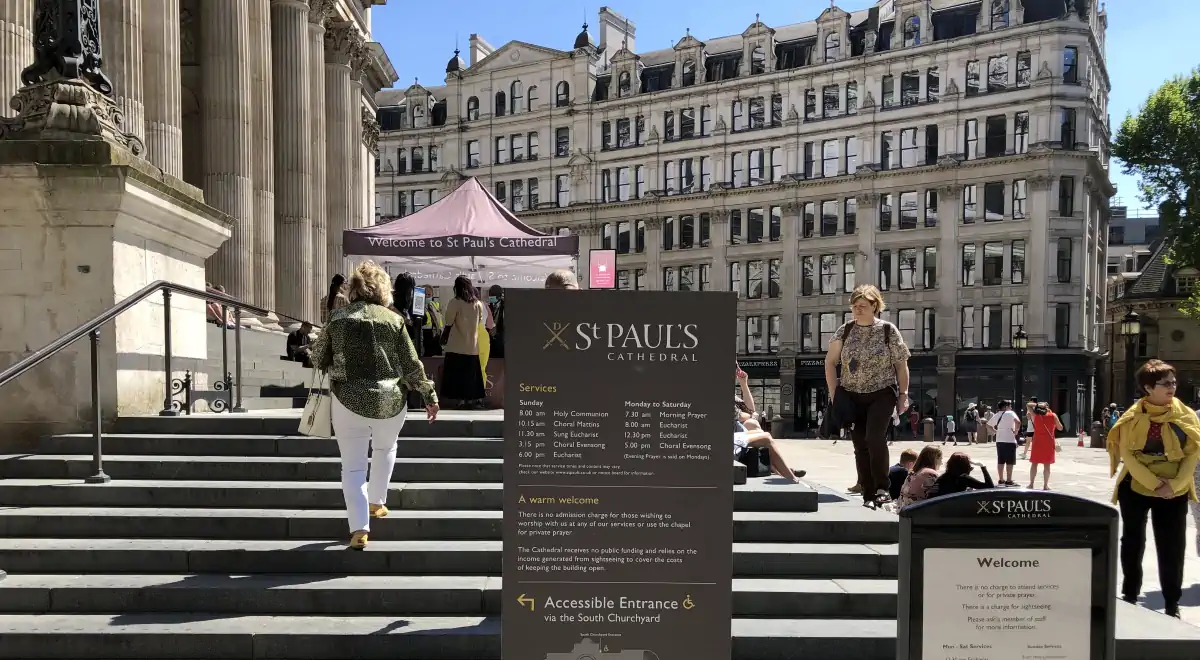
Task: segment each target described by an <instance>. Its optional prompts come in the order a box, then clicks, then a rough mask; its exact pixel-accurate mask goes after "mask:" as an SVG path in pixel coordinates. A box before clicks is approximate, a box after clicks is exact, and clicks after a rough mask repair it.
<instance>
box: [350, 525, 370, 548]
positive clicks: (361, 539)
mask: <svg viewBox="0 0 1200 660" xmlns="http://www.w3.org/2000/svg"><path fill="white" fill-rule="evenodd" d="M366 547H367V532H364V531H362V530H359V531H357V532H354V533H353V534H351V535H350V549H351V550H362V549H364V548H366Z"/></svg>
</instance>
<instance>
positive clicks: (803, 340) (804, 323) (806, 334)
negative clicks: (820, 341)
mask: <svg viewBox="0 0 1200 660" xmlns="http://www.w3.org/2000/svg"><path fill="white" fill-rule="evenodd" d="M814 346H815V344H814V343H813V315H812V314H801V315H800V352H801V353H807V352H809V351H811V350H813V347H814Z"/></svg>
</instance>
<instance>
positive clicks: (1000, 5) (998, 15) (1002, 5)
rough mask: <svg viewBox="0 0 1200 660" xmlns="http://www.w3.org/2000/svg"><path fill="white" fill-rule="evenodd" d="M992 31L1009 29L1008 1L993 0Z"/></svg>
mask: <svg viewBox="0 0 1200 660" xmlns="http://www.w3.org/2000/svg"><path fill="white" fill-rule="evenodd" d="M991 3H992V29H993V30H997V29H1000V28H1006V27H1008V0H991Z"/></svg>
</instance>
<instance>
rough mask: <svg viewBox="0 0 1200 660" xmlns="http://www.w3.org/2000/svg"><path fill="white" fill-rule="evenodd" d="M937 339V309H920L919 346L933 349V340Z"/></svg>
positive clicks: (928, 349)
mask: <svg viewBox="0 0 1200 660" xmlns="http://www.w3.org/2000/svg"><path fill="white" fill-rule="evenodd" d="M936 339H937V310H933V309H928V308H926V309H923V310H921V348H923V349H925V350H927V351H930V350H933V342H934V340H936Z"/></svg>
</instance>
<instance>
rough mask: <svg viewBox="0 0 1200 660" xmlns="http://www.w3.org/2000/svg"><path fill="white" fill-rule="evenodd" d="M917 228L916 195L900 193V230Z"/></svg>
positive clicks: (914, 193)
mask: <svg viewBox="0 0 1200 660" xmlns="http://www.w3.org/2000/svg"><path fill="white" fill-rule="evenodd" d="M916 228H917V193H916V192H902V193H900V229H916Z"/></svg>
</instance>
